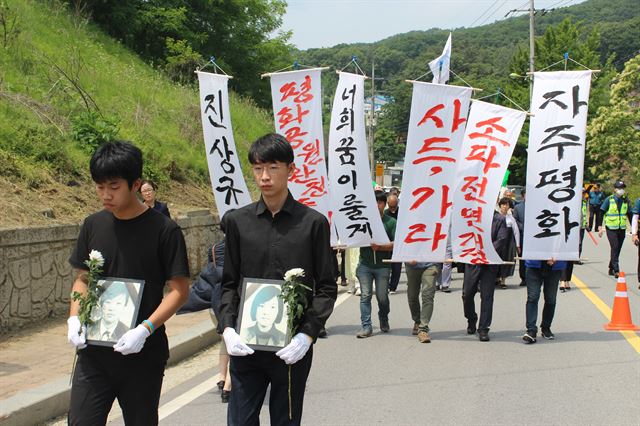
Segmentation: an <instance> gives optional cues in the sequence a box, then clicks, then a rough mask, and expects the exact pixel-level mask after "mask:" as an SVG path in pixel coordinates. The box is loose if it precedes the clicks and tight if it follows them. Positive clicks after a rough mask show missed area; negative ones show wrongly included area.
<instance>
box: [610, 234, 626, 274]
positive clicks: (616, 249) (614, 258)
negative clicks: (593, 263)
mask: <svg viewBox="0 0 640 426" xmlns="http://www.w3.org/2000/svg"><path fill="white" fill-rule="evenodd" d="M625 232H626V229H609V228H607V239H608V240H609V246H610V247H611V255H610V258H609V269H611V270H613V272H620V262H619V260H620V251H621V250H622V243H623V242H624V233H625Z"/></svg>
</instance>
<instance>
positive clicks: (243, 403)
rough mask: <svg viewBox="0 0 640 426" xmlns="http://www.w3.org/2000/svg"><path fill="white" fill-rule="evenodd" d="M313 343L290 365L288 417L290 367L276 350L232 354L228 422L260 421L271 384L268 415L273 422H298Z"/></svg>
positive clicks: (246, 425)
mask: <svg viewBox="0 0 640 426" xmlns="http://www.w3.org/2000/svg"><path fill="white" fill-rule="evenodd" d="M312 358H313V346H311V348H310V349H309V352H307V354H306V355H305V356H304V358H302V359H301V360H300V361H298V362H296V363H295V364H293V365H292V366H291V414H292V419H289V366H288V365H287V364H285V363H284V361H282V360H281V359H280V358H278V357H277V356H276V354H275V352H265V351H255V353H253V355H247V356H232V357H231V366H230V371H231V383H233V391H232V392H231V398H230V399H229V408H228V411H227V425H229V426H235V425H241V426H254V425H259V424H260V418H259V417H260V409H261V408H262V403H263V401H264V397H265V395H266V392H267V387H268V386H269V384H271V391H270V394H269V417H270V419H271V425H273V426H280V425H299V424H300V421H301V419H302V403H303V401H304V391H305V386H306V383H307V377H309V371H310V370H311V360H312Z"/></svg>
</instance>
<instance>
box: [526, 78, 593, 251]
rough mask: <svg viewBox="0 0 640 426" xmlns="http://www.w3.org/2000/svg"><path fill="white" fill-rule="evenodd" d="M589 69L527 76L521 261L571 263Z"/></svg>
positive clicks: (578, 210)
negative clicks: (530, 83) (529, 95)
mask: <svg viewBox="0 0 640 426" xmlns="http://www.w3.org/2000/svg"><path fill="white" fill-rule="evenodd" d="M590 86H591V71H560V72H538V73H534V75H533V95H532V99H531V113H532V114H533V117H532V118H531V126H530V128H529V148H528V157H527V208H526V211H525V221H526V224H527V226H525V230H524V244H523V253H522V257H523V258H525V259H550V258H555V259H558V260H577V259H578V258H579V255H578V243H579V233H580V226H579V224H580V220H581V219H580V215H581V203H582V180H583V171H584V152H585V139H586V125H587V110H588V102H589V90H590Z"/></svg>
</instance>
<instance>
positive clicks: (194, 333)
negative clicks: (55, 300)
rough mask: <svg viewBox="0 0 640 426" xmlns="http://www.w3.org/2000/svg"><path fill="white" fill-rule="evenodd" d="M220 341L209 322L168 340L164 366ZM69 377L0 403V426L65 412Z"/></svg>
mask: <svg viewBox="0 0 640 426" xmlns="http://www.w3.org/2000/svg"><path fill="white" fill-rule="evenodd" d="M218 341H220V336H219V335H218V333H216V331H215V327H214V326H213V324H212V322H211V321H209V320H206V321H202V322H200V323H198V324H196V325H194V326H193V327H190V328H189V329H188V330H186V331H184V332H182V333H180V334H178V335H176V336H173V337H170V338H169V361H168V365H174V364H177V363H179V362H180V361H182V360H184V359H185V358H188V357H190V356H191V355H193V354H195V353H196V352H199V351H201V350H203V349H205V348H207V347H208V346H211V345H213V344H214V343H217V342H218ZM69 379H70V378H69V376H68V375H67V376H64V377H60V378H59V379H56V380H53V381H51V382H49V383H46V384H44V385H42V386H39V387H37V388H34V389H28V390H25V391H22V392H19V393H17V394H16V395H13V396H12V397H10V398H7V399H4V400H2V401H0V425H2V426H24V425H35V424H42V423H44V422H45V421H47V420H49V419H52V418H55V417H59V416H62V415H64V414H65V413H66V412H67V411H68V410H69V397H70V394H71V387H70V385H69V383H70V380H69Z"/></svg>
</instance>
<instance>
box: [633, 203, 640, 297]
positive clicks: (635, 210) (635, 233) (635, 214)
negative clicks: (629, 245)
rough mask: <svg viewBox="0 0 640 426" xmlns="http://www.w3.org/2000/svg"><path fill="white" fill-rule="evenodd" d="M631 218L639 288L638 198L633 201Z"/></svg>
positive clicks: (639, 210)
mask: <svg viewBox="0 0 640 426" xmlns="http://www.w3.org/2000/svg"><path fill="white" fill-rule="evenodd" d="M632 213H633V218H632V219H631V235H632V237H631V238H632V241H633V244H635V245H636V246H637V247H638V275H637V277H638V284H639V285H638V288H639V289H640V239H639V238H638V228H639V227H640V226H639V225H640V198H638V199H636V201H635V203H633V210H632Z"/></svg>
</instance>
